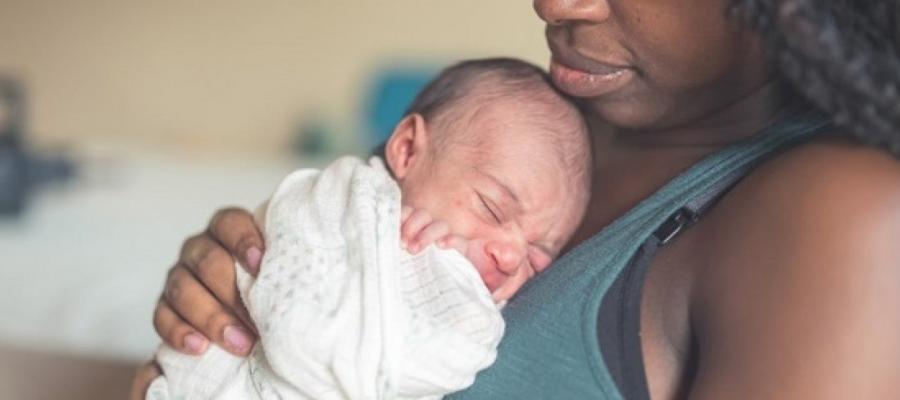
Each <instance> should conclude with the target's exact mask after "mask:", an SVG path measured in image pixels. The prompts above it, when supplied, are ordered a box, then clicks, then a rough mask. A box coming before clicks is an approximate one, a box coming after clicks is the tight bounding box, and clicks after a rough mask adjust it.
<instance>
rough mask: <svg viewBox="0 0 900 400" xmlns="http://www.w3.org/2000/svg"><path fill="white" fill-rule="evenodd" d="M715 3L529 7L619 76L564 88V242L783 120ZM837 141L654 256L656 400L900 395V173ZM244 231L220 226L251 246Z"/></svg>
mask: <svg viewBox="0 0 900 400" xmlns="http://www.w3.org/2000/svg"><path fill="white" fill-rule="evenodd" d="M725 6H726V3H725V1H723V0H690V1H672V0H536V1H535V2H534V7H535V10H536V11H537V13H538V15H539V16H540V17H541V18H542V19H544V20H545V21H546V22H547V24H548V29H547V34H548V40H549V42H550V43H551V44H550V47H551V50H552V52H553V54H554V57H558V58H560V60H559V61H561V62H563V63H566V62H568V63H569V64H579V67H581V68H584V69H589V67H596V65H595V64H594V61H603V62H605V63H606V64H615V65H619V66H624V67H625V68H627V69H628V72H627V73H626V74H624V75H623V76H624V77H625V78H627V79H625V80H623V81H621V82H617V84H616V85H613V86H614V88H613V89H614V90H610V89H609V87H606V88H605V89H604V91H605V92H604V93H603V94H599V95H589V96H585V95H584V94H585V93H584V92H579V91H576V90H573V88H572V87H569V91H570V92H571V94H573V95H576V96H578V95H581V97H582V98H583V101H584V102H585V109H586V113H587V115H586V117H587V119H588V122H589V127H590V131H591V138H592V141H593V149H594V160H595V161H594V163H595V165H594V182H593V193H594V196H593V197H592V200H591V202H590V206H589V210H588V214H587V216H586V217H585V219H584V221H583V222H582V225H581V227H580V228H579V231H578V232H577V233H576V236H575V239H573V243H576V242H578V241H580V240H583V239H585V238H587V237H590V236H591V235H593V234H594V233H596V232H597V231H599V229H600V228H602V227H603V226H605V225H607V224H608V223H609V222H611V221H612V220H613V219H615V218H616V217H618V216H620V215H622V214H623V213H624V212H625V211H626V210H628V209H629V208H631V207H633V206H634V205H635V204H636V203H637V202H638V201H640V200H641V199H643V198H645V197H646V196H648V195H649V194H651V193H652V192H653V191H654V190H656V189H657V188H659V187H660V186H661V185H662V184H664V183H665V182H666V181H668V180H669V179H671V178H672V177H673V176H675V175H677V173H678V172H679V171H683V170H684V169H685V168H687V167H688V166H690V165H692V164H693V163H695V162H697V161H698V160H699V159H701V158H702V157H704V156H705V155H708V154H711V153H713V152H715V151H716V150H718V149H721V148H722V147H724V146H726V145H728V144H729V143H733V142H735V141H737V140H740V139H742V138H745V137H747V136H749V135H752V134H754V133H755V132H758V131H760V130H761V129H762V128H763V127H765V126H767V125H768V124H769V123H771V122H772V121H774V120H777V119H778V118H779V117H780V116H782V115H784V114H789V113H791V112H792V111H794V110H792V109H791V107H792V105H791V104H788V103H786V102H784V101H783V100H782V99H783V98H784V97H783V95H782V94H781V93H779V90H778V88H777V85H776V84H775V82H774V79H773V76H774V75H775V74H774V71H773V70H772V69H771V67H770V66H769V64H768V61H767V59H766V57H765V54H764V52H763V49H762V47H761V45H760V44H759V43H758V40H757V39H756V38H755V36H754V34H753V33H752V32H748V31H743V30H741V29H739V28H736V27H734V26H732V25H730V24H729V23H728V22H727V21H726V20H725V18H724V16H723V14H724V10H725ZM572 53H576V54H577V57H573V56H572ZM570 58H577V59H578V61H575V62H573V61H572V60H570ZM584 58H587V59H593V60H594V61H591V60H587V61H586V60H584ZM585 64H589V65H587V66H585ZM569 66H570V67H575V65H569ZM551 68H552V65H551ZM596 69H598V70H605V71H607V72H608V71H609V69H604V68H599V67H598V68H596ZM563 72H565V71H563ZM594 72H596V71H594ZM571 77H572V75H571V74H569V75H566V74H564V73H560V69H559V68H557V69H556V75H555V76H554V78H555V79H556V80H557V81H558V82H557V83H560V85H559V86H560V88H561V89H562V90H564V91H565V90H566V82H561V81H562V80H566V79H571ZM569 86H571V85H569ZM613 86H610V87H613ZM832 133H833V135H823V136H822V137H820V138H817V139H816V140H814V141H812V142H810V143H807V144H804V145H801V146H797V147H795V148H793V149H791V150H789V151H786V152H784V153H782V154H780V155H778V156H777V157H775V158H773V159H771V160H769V161H768V162H766V163H765V164H764V165H762V166H761V167H759V168H758V169H756V170H755V171H753V172H752V173H751V174H750V175H749V176H748V177H747V178H745V179H744V180H743V181H741V182H740V183H739V184H738V185H737V186H736V187H734V188H733V189H732V190H731V191H730V192H729V193H728V194H727V195H726V196H725V197H724V198H723V199H722V200H720V201H719V202H718V203H717V204H716V205H715V206H714V207H713V208H712V209H711V210H710V211H709V213H708V215H706V216H705V217H704V218H703V219H701V220H700V221H699V222H698V223H697V224H696V225H694V226H692V227H691V228H689V229H687V230H686V231H685V232H684V233H683V234H681V235H680V236H678V237H677V238H676V239H675V240H674V241H673V242H671V243H670V244H669V245H667V246H666V247H664V248H663V249H662V250H661V252H660V253H659V254H658V257H657V258H656V259H654V261H653V265H651V268H650V270H649V272H648V276H647V279H646V281H645V286H644V291H643V298H642V307H641V321H642V327H641V343H642V350H643V357H644V363H645V370H646V374H647V380H648V385H649V389H650V394H651V398H653V399H673V398H692V399H759V398H815V399H846V398H900V387H898V383H897V380H896V377H897V376H900V365H898V363H900V361H898V360H900V340H897V339H898V338H900V317H898V316H900V313H898V312H897V307H898V303H900V276H898V275H900V271H898V270H900V267H898V266H900V254H898V250H897V246H896V245H895V244H894V243H892V241H891V239H894V240H895V239H896V237H898V234H900V180H898V178H900V165H898V162H897V161H896V160H894V159H892V158H890V157H888V156H887V155H886V154H884V153H882V152H879V151H877V150H873V149H870V148H865V147H862V146H860V145H857V144H854V143H851V142H849V141H847V140H845V139H840V138H838V137H843V136H845V135H844V134H845V133H846V132H841V131H839V130H835V131H834V132H832ZM232 213H233V214H232V215H236V216H239V215H242V214H240V213H238V212H232ZM235 218H237V217H235ZM248 221H249V220H244V223H243V224H241V225H232V226H229V227H216V229H217V230H219V231H222V232H224V231H225V230H230V231H231V232H242V235H246V236H247V237H254V234H253V233H252V232H253V228H252V225H251V224H249V223H248ZM248 240H250V241H252V240H253V239H248ZM257 243H258V242H257ZM243 249H245V247H238V248H237V250H238V252H237V253H236V254H244V253H243V252H242V251H243ZM191 262H192V260H191V259H187V260H186V261H183V263H185V264H186V265H192V263H191ZM227 277H228V275H226V278H227ZM221 280H222V281H225V280H227V279H224V278H223V279H221ZM197 296H198V297H202V296H203V295H201V294H197ZM226 297H227V296H226ZM199 303H200V301H195V302H194V304H199ZM226 304H227V302H226ZM158 313H159V312H158ZM164 326H165V327H168V326H175V328H171V329H173V330H179V331H181V330H184V331H187V330H188V329H190V328H186V327H184V326H183V325H177V324H171V325H164ZM204 332H205V331H204ZM217 332H218V331H214V332H213V334H216V333H217ZM163 336H164V338H167V336H165V335H163ZM212 337H214V336H212ZM181 338H182V336H172V337H168V339H167V340H175V341H176V342H178V341H179V340H181Z"/></svg>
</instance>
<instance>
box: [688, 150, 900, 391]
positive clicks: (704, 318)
mask: <svg viewBox="0 0 900 400" xmlns="http://www.w3.org/2000/svg"><path fill="white" fill-rule="evenodd" d="M792 153H793V154H788V155H787V156H786V157H781V158H780V159H777V160H773V161H772V162H770V163H769V165H766V166H765V168H763V169H761V170H760V171H758V172H757V173H755V174H754V175H753V176H751V177H750V178H749V179H748V180H747V182H744V183H742V184H741V186H740V187H738V188H736V190H735V192H734V193H732V194H730V195H729V197H731V198H732V199H736V200H730V199H726V200H728V202H729V203H731V204H729V205H726V204H724V203H725V201H723V204H722V206H723V207H722V208H721V210H715V213H714V214H717V215H714V214H710V216H709V217H713V218H717V219H718V220H720V221H727V222H728V224H727V225H724V224H717V225H718V226H726V228H722V229H720V232H719V233H720V234H718V235H716V236H717V238H716V239H715V240H714V241H713V243H709V244H708V245H709V249H710V250H711V252H712V253H711V257H710V262H709V264H708V266H707V267H705V269H704V270H703V271H702V272H701V273H700V276H701V278H700V281H699V282H700V285H699V287H698V288H697V289H698V290H697V291H696V292H695V295H696V297H695V298H694V299H693V301H692V304H693V306H692V307H691V308H692V315H693V316H694V317H693V318H692V320H693V322H694V325H695V327H694V328H695V333H696V337H697V342H698V348H699V364H698V370H697V374H696V377H695V379H694V383H693V385H692V389H691V396H690V397H691V398H694V399H722V398H729V399H759V398H804V399H813V398H814V399H847V398H871V399H876V398H878V399H887V398H900V380H898V379H897V377H898V376H900V246H898V240H900V163H898V162H897V161H896V160H893V159H890V158H889V157H888V156H886V155H884V154H881V153H879V152H876V151H874V150H868V149H864V148H860V147H850V146H847V145H840V146H837V145H813V146H806V148H805V149H801V150H800V151H796V152H792Z"/></svg>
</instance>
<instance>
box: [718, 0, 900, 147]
mask: <svg viewBox="0 0 900 400" xmlns="http://www.w3.org/2000/svg"><path fill="white" fill-rule="evenodd" d="M731 1H732V4H731V8H730V10H731V14H732V15H731V16H732V17H734V18H736V19H737V20H738V21H740V22H742V23H743V24H745V25H746V26H749V27H751V28H753V29H756V30H758V31H759V32H760V34H761V35H762V36H763V38H764V40H766V42H767V43H768V45H769V47H770V49H771V54H772V56H773V57H774V60H775V61H776V62H777V64H778V66H779V68H780V73H781V77H782V79H784V80H785V81H786V82H787V83H789V84H790V86H791V87H792V88H793V90H794V91H796V92H797V93H799V94H801V95H802V96H803V97H805V98H806V99H807V101H808V102H810V103H812V104H814V105H815V106H817V107H818V108H820V109H822V110H823V111H825V112H827V113H829V114H830V115H831V116H832V118H833V119H834V121H835V122H836V123H837V124H839V125H841V126H844V127H847V128H849V130H850V132H851V133H852V134H853V135H854V136H856V137H857V138H858V139H860V140H861V141H862V142H864V143H866V144H870V145H875V146H880V147H884V148H886V149H888V150H889V151H890V152H891V153H893V154H894V155H900V0H731Z"/></svg>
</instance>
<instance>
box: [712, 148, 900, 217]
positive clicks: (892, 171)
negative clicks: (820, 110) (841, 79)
mask: <svg viewBox="0 0 900 400" xmlns="http://www.w3.org/2000/svg"><path fill="white" fill-rule="evenodd" d="M722 205H723V208H726V209H732V211H740V212H739V213H736V214H734V215H733V216H734V217H735V219H746V218H759V217H765V216H766V215H778V216H780V218H778V219H777V220H771V221H770V222H772V223H774V224H790V225H795V224H798V223H804V222H806V223H809V222H811V221H810V219H814V220H818V221H829V220H836V221H844V222H843V223H847V224H852V223H853V222H854V221H859V222H860V223H863V222H866V221H867V219H865V217H866V216H867V215H868V216H871V215H872V214H875V215H880V216H882V217H884V218H879V219H880V220H881V221H883V222H885V223H887V222H889V221H890V220H889V219H888V218H887V217H888V216H889V215H894V214H896V213H897V212H900V160H898V159H897V158H894V157H893V156H891V155H890V154H888V153H887V152H886V151H883V150H880V149H876V148H873V147H871V146H866V145H863V144H859V143H856V142H854V141H852V140H851V139H849V138H847V137H845V136H840V135H838V134H830V135H822V136H820V137H819V138H817V139H815V140H812V141H809V142H807V143H803V144H801V145H798V146H795V147H793V148H791V149H788V150H787V151H784V152H783V153H780V154H777V155H775V156H773V157H772V158H771V159H770V160H768V161H766V162H764V163H763V164H762V165H760V166H759V167H758V168H757V169H756V170H754V171H753V172H751V173H750V174H749V175H748V176H747V177H746V178H745V179H744V180H743V181H742V182H741V183H739V184H738V185H737V186H736V187H735V189H734V190H733V193H731V194H729V196H727V198H726V199H723V203H722Z"/></svg>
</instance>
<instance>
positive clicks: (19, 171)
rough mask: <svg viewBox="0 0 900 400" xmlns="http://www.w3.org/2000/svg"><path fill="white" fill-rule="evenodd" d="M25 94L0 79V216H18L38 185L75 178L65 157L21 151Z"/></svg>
mask: <svg viewBox="0 0 900 400" xmlns="http://www.w3.org/2000/svg"><path fill="white" fill-rule="evenodd" d="M25 119H26V114H25V93H24V90H23V89H22V86H21V85H20V84H19V83H18V82H17V81H15V80H13V79H10V78H4V77H0V216H9V215H18V214H21V213H22V211H23V210H24V209H25V205H26V203H27V201H28V197H29V195H30V194H31V193H32V192H33V191H34V190H33V189H34V188H35V187H36V186H37V185H39V184H42V183H46V182H53V181H64V180H68V179H70V178H72V177H73V176H74V174H75V165H74V163H73V162H72V161H71V160H70V159H68V158H65V157H60V156H55V157H42V156H38V155H35V154H30V153H29V152H28V151H27V149H26V147H25V139H24V136H25Z"/></svg>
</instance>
